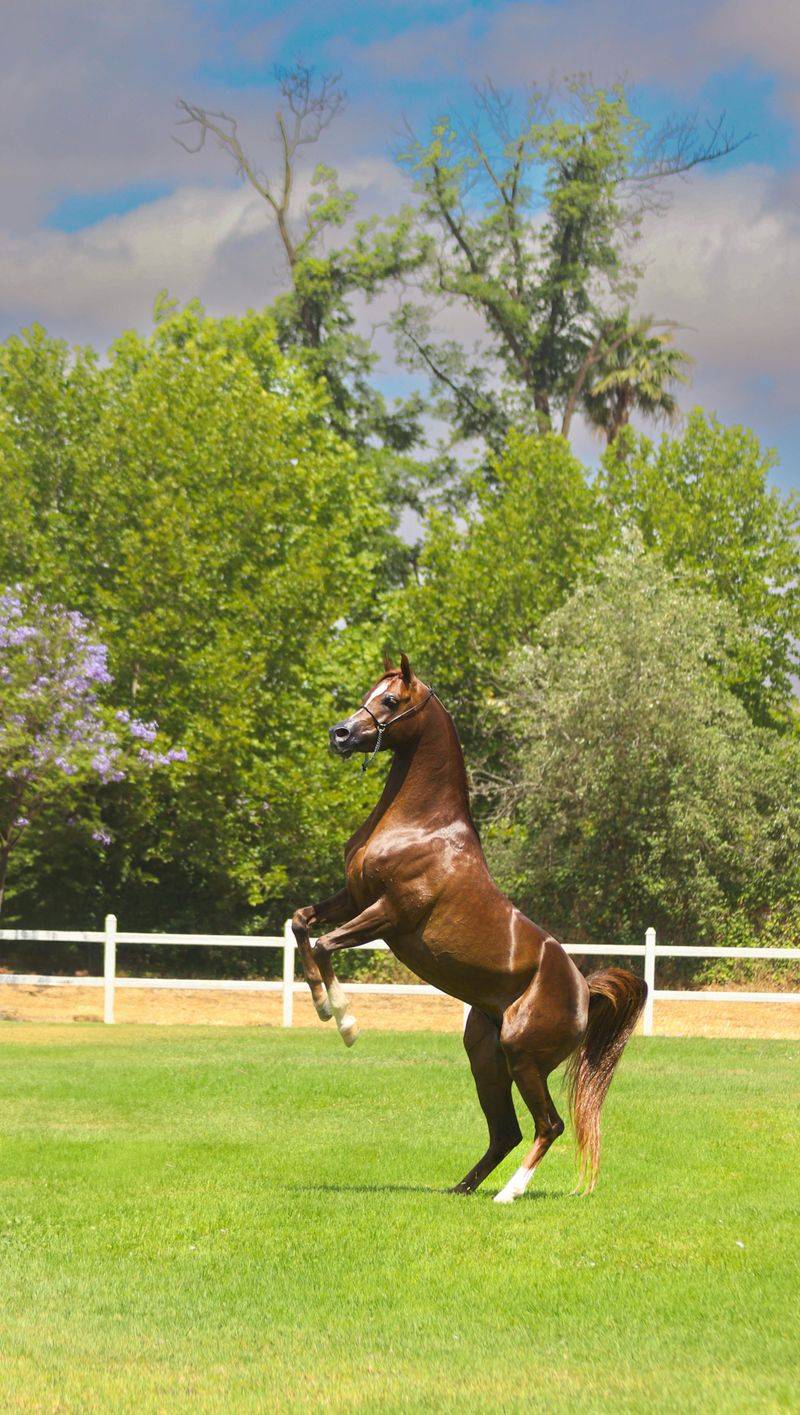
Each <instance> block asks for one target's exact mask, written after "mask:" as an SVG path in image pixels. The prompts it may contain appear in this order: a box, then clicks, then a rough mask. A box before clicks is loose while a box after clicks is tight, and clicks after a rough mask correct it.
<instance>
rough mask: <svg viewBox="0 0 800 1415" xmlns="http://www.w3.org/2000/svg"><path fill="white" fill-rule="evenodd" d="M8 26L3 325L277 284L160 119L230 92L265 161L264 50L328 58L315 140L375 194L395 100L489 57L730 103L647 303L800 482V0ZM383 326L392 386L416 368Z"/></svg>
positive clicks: (226, 12)
mask: <svg viewBox="0 0 800 1415" xmlns="http://www.w3.org/2000/svg"><path fill="white" fill-rule="evenodd" d="M4 31H5V33H4V45H3V58H2V60H1V61H0V62H2V64H3V67H4V70H5V73H4V82H3V85H2V87H1V88H0V119H1V120H2V122H3V126H4V131H5V134H6V142H5V157H4V165H5V168H6V172H5V177H6V181H5V192H6V201H5V203H4V209H3V212H2V214H0V334H6V333H8V332H10V331H12V330H14V329H16V328H18V327H19V326H20V325H21V324H24V323H27V322H29V321H31V320H33V319H38V320H40V321H41V322H42V323H44V324H45V325H46V326H47V327H48V328H50V329H51V330H53V331H54V332H56V333H59V334H61V335H63V336H64V337H66V338H68V339H70V340H73V341H79V340H90V341H92V342H94V343H95V344H97V345H99V346H102V345H104V344H106V343H107V342H108V341H109V339H111V338H113V337H114V335H115V334H116V333H118V332H119V331H120V329H122V328H124V327H126V326H129V325H136V326H138V327H140V328H146V327H147V324H148V321H149V312H150V310H151V308H152V303H153V299H154V297H155V295H156V293H157V291H158V290H159V289H160V288H161V287H162V286H166V287H168V288H169V290H170V291H171V292H172V293H173V294H175V295H176V296H177V297H179V298H181V299H184V298H189V297H191V296H193V295H200V297H201V298H202V299H203V300H204V302H205V303H206V304H207V306H208V307H209V308H210V309H211V310H213V311H215V312H218V311H222V310H238V309H244V308H246V307H247V306H248V305H255V306H257V305H259V304H262V303H264V302H266V301H267V300H268V299H269V298H270V297H271V295H273V294H274V293H275V292H276V290H277V289H279V288H280V287H281V284H282V281H283V280H284V278H285V277H284V273H283V271H282V269H281V266H280V259H279V252H278V251H277V249H276V247H275V244H274V240H273V238H272V235H271V233H270V231H269V229H268V227H267V223H266V221H265V218H264V214H263V212H262V210H261V209H260V208H259V205H258V203H257V202H256V201H254V200H253V198H252V197H251V195H250V194H249V193H248V192H247V191H245V190H244V189H243V188H242V186H241V184H240V183H239V182H237V180H236V178H235V175H234V174H233V173H232V172H231V171H230V170H229V168H228V167H227V166H226V164H225V161H224V159H223V156H222V155H221V154H219V153H208V154H203V155H202V157H196V158H191V157H190V156H188V155H187V154H186V153H185V152H183V151H182V150H181V149H180V148H179V147H177V145H176V144H175V143H173V142H172V140H171V132H172V124H173V122H174V116H175V114H174V101H175V98H176V97H178V96H185V97H187V98H190V99H192V100H194V101H196V102H200V103H204V104H206V105H208V106H210V107H223V108H225V109H227V110H228V111H230V112H233V113H235V114H236V115H237V117H239V118H240V120H241V126H242V132H243V133H244V134H245V136H246V140H247V142H248V144H249V146H250V147H251V149H252V150H253V151H254V152H255V153H256V154H257V155H258V156H259V158H260V160H261V164H262V165H263V166H264V167H265V168H266V169H267V170H268V169H269V163H270V160H271V158H272V154H273V148H272V146H271V136H270V134H271V120H272V113H273V110H274V88H273V80H272V74H273V68H274V66H275V64H276V63H290V62H291V61H292V60H293V59H294V58H296V57H298V56H299V57H302V58H303V59H304V60H305V61H306V62H309V63H312V64H315V65H317V66H318V67H319V69H321V70H331V69H337V70H340V71H341V73H342V78H343V82H344V84H345V85H346V87H347V90H348V95H349V104H348V109H347V112H346V113H345V115H344V116H343V117H342V118H341V119H340V120H339V122H338V123H337V126H336V129H335V130H334V131H332V132H331V133H330V135H329V137H328V139H327V143H326V151H325V154H324V155H325V156H326V157H328V158H329V159H330V160H332V161H334V162H335V163H336V164H337V165H338V166H339V167H340V168H341V170H342V172H343V175H344V177H345V179H346V180H347V182H348V184H350V185H352V186H353V187H354V189H355V190H356V191H357V192H358V195H359V201H360V210H361V212H362V214H367V213H368V212H371V211H375V212H377V213H379V214H381V213H386V212H388V211H390V210H391V209H392V208H393V207H394V206H396V205H397V204H398V202H399V201H401V200H402V199H403V198H404V197H405V196H406V195H407V193H406V190H405V188H404V185H403V179H402V178H401V176H400V174H399V173H398V172H397V170H396V168H395V166H394V164H393V162H392V158H391V154H392V151H393V150H394V148H395V147H396V145H397V142H398V139H399V134H400V131H401V126H402V123H403V121H404V120H407V121H409V122H411V123H412V124H413V125H414V126H415V127H417V128H419V129H424V127H425V125H426V123H427V122H429V121H430V119H431V118H432V117H433V116H434V115H436V114H438V113H440V112H442V111H447V110H453V109H458V108H464V107H465V106H466V105H467V104H468V103H469V98H470V92H471V86H472V85H473V84H474V83H475V82H478V81H480V80H481V79H483V78H484V77H486V76H489V77H491V78H492V79H493V80H494V81H495V82H496V83H498V84H499V85H500V86H503V87H508V88H512V89H513V88H518V89H521V88H522V87H523V86H524V85H525V84H526V83H528V82H531V81H546V80H547V79H548V78H549V77H551V76H559V75H562V74H564V73H569V72H576V71H578V70H582V71H587V70H591V72H592V73H593V75H594V76H595V77H596V78H597V79H598V80H599V81H601V82H609V81H613V80H615V79H618V78H623V77H624V78H626V79H627V80H628V81H629V83H630V84H631V85H632V86H633V93H634V101H635V106H636V108H637V111H638V112H639V113H640V114H641V115H642V116H643V117H644V118H646V119H647V120H648V121H651V122H654V123H658V122H659V121H661V120H662V119H663V118H664V117H665V116H667V115H668V114H671V113H676V112H677V113H688V112H697V113H698V115H699V117H700V120H701V121H705V119H706V118H707V119H708V120H711V121H713V120H714V119H715V118H716V117H718V116H719V114H720V113H721V112H722V111H724V112H725V113H726V114H727V117H728V120H729V122H730V123H731V125H732V126H733V127H734V128H735V130H736V131H737V133H739V134H741V135H744V134H746V133H750V134H752V136H751V137H750V139H749V141H748V142H747V143H745V144H744V145H743V146H742V148H741V149H739V151H738V152H736V153H735V154H734V155H732V156H731V157H729V158H727V159H726V160H725V161H724V162H722V163H720V164H719V165H718V166H715V167H714V168H709V169H705V170H703V171H701V172H699V173H698V174H697V175H696V176H695V177H694V178H693V179H691V180H690V181H688V182H685V183H680V184H677V185H676V189H675V192H674V195H673V201H672V205H671V208H670V210H669V212H668V213H667V214H666V215H665V216H664V217H661V218H659V220H658V221H653V222H651V223H650V225H649V226H648V228H647V229H646V230H645V236H644V240H643V255H644V258H645V260H646V263H647V271H646V275H645V278H644V281H643V287H642V291H641V296H640V304H641V307H642V309H645V310H647V311H648V312H652V313H654V314H655V315H656V316H658V317H661V318H673V319H677V320H678V321H680V323H681V324H682V325H683V326H684V327H685V332H684V333H682V336H681V342H682V343H683V344H684V345H685V346H686V347H688V348H689V349H690V351H691V352H692V353H693V355H694V356H695V358H696V361H697V362H696V369H695V377H694V383H693V387H692V389H691V391H690V393H689V394H688V395H687V397H686V398H685V399H684V403H685V405H686V406H690V405H691V404H692V403H695V402H699V403H702V404H703V405H704V406H707V407H710V408H712V409H714V410H716V411H717V412H718V413H719V415H720V416H721V417H722V418H723V419H725V420H726V421H730V422H745V423H747V424H749V425H750V426H752V427H753V428H754V429H755V431H756V432H757V433H758V435H759V437H760V438H761V439H762V441H763V442H764V443H765V444H767V445H770V446H774V447H775V448H776V449H777V451H778V453H779V457H780V465H779V467H778V469H777V471H776V474H775V475H776V480H777V481H778V482H779V484H780V485H782V486H783V487H785V488H789V487H794V488H798V489H800V410H799V409H798V398H797V392H796V390H797V386H798V380H799V376H800V353H799V352H798V346H800V340H798V337H797V335H798V327H797V326H798V297H797V290H798V288H800V4H798V3H797V0H760V3H759V4H758V5H756V4H755V3H754V0H696V3H693V4H690V3H688V0H673V3H672V4H671V5H670V6H668V7H667V6H664V5H663V3H661V0H659V3H655V0H637V2H636V3H631V0H549V3H547V2H546V0H537V3H529V2H528V0H513V3H482V4H463V3H455V0H450V3H439V4H430V3H428V4H421V3H414V0H410V3H409V2H408V0H406V3H403V4H399V3H394V0H384V3H383V4H382V5H375V4H370V5H366V4H361V3H355V2H354V0H340V3H337V4H331V3H328V0H320V3H316V4H309V3H305V2H304V3H299V4H293V5H291V6H288V5H277V4H271V3H268V4H265V3H254V0H205V3H200V0H127V3H122V0H29V3H28V4H27V5H26V6H25V7H22V6H17V7H13V9H12V11H11V13H10V14H8V13H7V14H6V15H5V17H4ZM462 332H463V334H464V337H466V335H467V331H466V330H464V331H462ZM379 347H380V351H381V358H382V370H383V377H384V378H385V380H386V382H387V386H398V387H399V386H402V378H401V377H399V376H398V374H397V371H396V370H395V369H394V368H393V366H392V356H391V348H390V346H389V345H388V343H387V344H386V346H385V347H384V346H382V345H379ZM578 450H579V451H583V452H584V453H585V455H587V456H590V455H592V454H593V448H592V447H591V445H590V444H589V443H588V441H587V442H586V444H585V446H579V448H578Z"/></svg>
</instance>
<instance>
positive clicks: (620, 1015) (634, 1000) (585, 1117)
mask: <svg viewBox="0 0 800 1415" xmlns="http://www.w3.org/2000/svg"><path fill="white" fill-rule="evenodd" d="M587 982H588V984H589V1025H588V1027H587V1029H586V1035H585V1037H584V1039H583V1041H582V1042H581V1044H580V1046H579V1047H578V1049H577V1051H574V1052H573V1053H572V1056H571V1057H570V1059H569V1061H568V1062H567V1088H568V1092H569V1101H570V1108H571V1110H572V1123H573V1126H574V1129H575V1139H576V1142H577V1146H578V1153H579V1155H580V1178H579V1181H578V1184H579V1187H580V1186H581V1185H585V1192H586V1193H588V1192H589V1191H590V1190H592V1189H594V1186H595V1184H596V1183H597V1173H598V1170H599V1168H600V1108H601V1106H602V1104H603V1101H604V1100H605V1098H606V1092H607V1090H608V1088H609V1086H610V1085H611V1078H612V1077H613V1075H614V1071H615V1070H616V1066H617V1062H618V1061H619V1059H620V1057H621V1055H622V1049H623V1047H624V1046H625V1043H626V1042H627V1040H628V1038H629V1036H630V1034H631V1032H632V1031H633V1029H634V1027H635V1026H636V1023H637V1021H638V1018H639V1013H640V1012H641V1010H642V1008H643V1007H644V1004H645V999H646V997H647V983H645V982H644V981H643V979H642V978H637V977H636V976H635V975H634V974H633V973H629V972H627V970H626V969H625V968H602V969H601V970H600V972H598V973H592V975H591V977H589V978H587Z"/></svg>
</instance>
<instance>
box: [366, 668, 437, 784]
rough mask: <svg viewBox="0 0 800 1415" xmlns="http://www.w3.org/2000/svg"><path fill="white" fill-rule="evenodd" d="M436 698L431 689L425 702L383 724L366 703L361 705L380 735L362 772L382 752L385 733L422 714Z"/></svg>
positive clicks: (415, 704)
mask: <svg viewBox="0 0 800 1415" xmlns="http://www.w3.org/2000/svg"><path fill="white" fill-rule="evenodd" d="M435 696H436V694H435V693H434V691H433V688H429V689H428V696H427V698H425V700H424V701H423V702H421V703H414V705H413V707H410V708H406V710H405V712H399V713H398V714H397V717H390V718H389V720H388V722H381V721H380V719H379V718H377V717H376V716H375V714H374V712H373V711H372V708H368V707H367V705H366V703H362V704H361V709H360V710H361V712H366V713H369V715H370V717H371V718H372V721H373V722H374V723H375V729H376V731H377V733H378V735H377V737H376V738H375V746H374V747H373V748H372V751H371V752H370V754H369V756H368V757H365V758H364V760H363V762H362V763H361V770H362V772H364V771H366V769H367V767H368V766H369V765H370V763H371V761H372V759H373V757H374V756H375V755H376V754H377V753H378V752H379V751H380V749H381V745H382V743H383V736H384V733H385V732H388V730H389V728H390V727H392V726H394V724H395V722H402V720H403V718H404V717H413V716H414V714H415V713H417V712H422V709H423V708H425V707H427V706H428V703H429V702H430V700H431V698H433V697H435Z"/></svg>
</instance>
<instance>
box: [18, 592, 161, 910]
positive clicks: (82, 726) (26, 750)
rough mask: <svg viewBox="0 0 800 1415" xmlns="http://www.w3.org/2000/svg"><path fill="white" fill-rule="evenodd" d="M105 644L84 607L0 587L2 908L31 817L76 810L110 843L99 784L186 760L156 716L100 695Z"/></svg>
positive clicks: (105, 679) (69, 815)
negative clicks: (163, 739) (146, 717)
mask: <svg viewBox="0 0 800 1415" xmlns="http://www.w3.org/2000/svg"><path fill="white" fill-rule="evenodd" d="M111 682H112V679H111V674H110V673H109V671H108V665H107V650H106V648H105V646H104V645H103V644H101V643H98V642H97V640H96V639H95V638H93V636H92V634H91V630H90V627H89V624H88V623H87V621H86V620H85V619H84V618H83V616H82V615H81V614H78V613H76V612H74V611H69V610H66V609H63V608H62V607H60V606H51V605H48V604H47V603H46V601H45V600H44V599H43V598H42V596H41V595H38V594H36V593H34V592H31V591H26V590H25V589H23V588H22V587H21V586H19V585H18V586H15V587H13V588H11V589H5V590H2V589H0V912H2V907H3V897H4V894H5V887H6V880H7V877H8V867H9V861H10V858H11V854H12V851H13V850H14V847H15V846H16V845H17V844H18V843H19V841H20V840H21V839H22V837H23V836H24V834H25V832H26V831H27V830H29V829H30V827H31V825H32V824H33V823H35V821H36V820H37V818H38V817H40V816H42V815H43V814H45V813H48V814H50V815H52V813H53V811H54V810H55V811H56V812H62V811H63V816H64V819H65V821H66V820H67V819H70V820H72V821H74V820H75V819H76V817H78V815H79V816H80V819H81V821H82V822H83V823H84V824H85V825H86V827H87V829H88V831H89V832H90V834H91V836H92V839H93V840H94V841H95V843H96V844H97V845H98V846H101V847H105V846H108V845H110V844H111V837H110V834H109V832H108V830H107V829H106V827H105V826H104V824H103V820H102V814H101V796H102V793H101V792H99V791H98V789H97V788H98V787H104V786H109V785H111V784H112V783H114V782H120V781H123V780H124V779H125V777H126V776H129V775H131V774H133V773H137V772H142V771H151V770H153V769H154V768H158V767H169V766H171V765H172V764H173V763H175V762H180V761H185V760H186V752H185V750H184V749H183V748H182V747H170V748H168V749H166V750H165V749H164V748H163V746H162V745H161V744H160V742H159V731H158V727H157V725H156V723H154V722H140V721H139V720H138V719H137V718H134V717H131V716H130V714H129V713H128V712H126V711H124V710H121V711H118V712H113V711H112V710H111V709H110V708H109V707H108V706H107V705H106V704H105V702H104V701H103V690H105V689H107V688H108V687H109V685H110V684H111Z"/></svg>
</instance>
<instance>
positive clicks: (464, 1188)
mask: <svg viewBox="0 0 800 1415" xmlns="http://www.w3.org/2000/svg"><path fill="white" fill-rule="evenodd" d="M476 1188H477V1185H476V1184H468V1183H467V1181H466V1180H465V1179H462V1180H461V1182H460V1183H459V1184H454V1185H453V1187H452V1189H448V1191H447V1192H448V1194H474V1193H475V1190H476Z"/></svg>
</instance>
